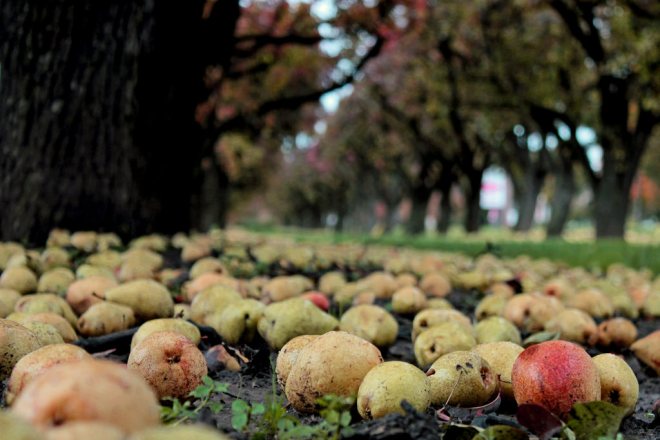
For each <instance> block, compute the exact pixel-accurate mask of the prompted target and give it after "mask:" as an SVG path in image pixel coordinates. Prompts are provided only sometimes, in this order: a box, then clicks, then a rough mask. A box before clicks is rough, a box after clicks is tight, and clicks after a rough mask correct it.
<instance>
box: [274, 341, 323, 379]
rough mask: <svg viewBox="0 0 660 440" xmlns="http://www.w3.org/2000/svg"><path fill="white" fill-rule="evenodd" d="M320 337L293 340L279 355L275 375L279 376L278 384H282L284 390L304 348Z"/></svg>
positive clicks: (285, 345)
mask: <svg viewBox="0 0 660 440" xmlns="http://www.w3.org/2000/svg"><path fill="white" fill-rule="evenodd" d="M318 337H319V335H300V336H296V337H295V338H293V339H291V340H290V341H289V342H287V343H286V344H284V347H282V349H281V350H280V352H279V353H278V354H277V361H276V363H275V373H276V374H277V383H279V384H280V386H281V387H282V389H284V387H285V386H286V380H287V378H288V377H289V373H290V372H291V367H293V364H295V363H296V359H298V354H300V350H302V349H303V347H305V346H307V344H309V343H310V342H312V341H313V340H314V339H316V338H318Z"/></svg>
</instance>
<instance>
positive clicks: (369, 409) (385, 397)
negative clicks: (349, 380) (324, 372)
mask: <svg viewBox="0 0 660 440" xmlns="http://www.w3.org/2000/svg"><path fill="white" fill-rule="evenodd" d="M430 399H431V395H430V387H429V383H428V381H427V380H426V374H424V372H423V371H422V370H420V369H419V368H417V367H415V366H414V365H412V364H409V363H407V362H400V361H390V362H383V363H382V364H379V365H376V366H375V367H374V368H372V369H371V370H369V372H368V373H367V375H366V376H364V379H363V380H362V383H361V384H360V388H359V389H358V393H357V409H358V412H359V413H360V415H361V416H362V418H363V419H378V418H380V417H384V416H386V415H388V414H392V413H399V414H405V411H404V410H403V408H402V407H401V402H402V401H404V400H406V401H407V402H408V403H410V404H411V405H412V407H413V408H415V410H417V411H419V412H425V411H426V408H428V406H429V403H430Z"/></svg>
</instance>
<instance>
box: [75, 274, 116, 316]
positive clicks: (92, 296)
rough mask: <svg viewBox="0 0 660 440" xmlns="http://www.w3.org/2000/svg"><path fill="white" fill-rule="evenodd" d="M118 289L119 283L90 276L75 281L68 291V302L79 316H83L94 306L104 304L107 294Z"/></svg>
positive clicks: (101, 277) (106, 278) (105, 278)
mask: <svg viewBox="0 0 660 440" xmlns="http://www.w3.org/2000/svg"><path fill="white" fill-rule="evenodd" d="M113 287H117V282H116V281H115V280H114V279H112V278H108V277H103V276H98V275H95V276H90V277H87V278H83V279H81V280H78V281H74V282H73V283H71V284H70V285H69V287H68V288H67V290H66V301H67V302H68V303H69V305H70V306H71V308H72V309H73V310H75V312H76V313H77V314H78V315H82V314H83V313H85V312H86V311H87V309H89V308H90V307H91V306H92V305H93V304H96V303H99V302H102V301H103V299H104V298H105V292H107V291H108V290H110V289H112V288H113Z"/></svg>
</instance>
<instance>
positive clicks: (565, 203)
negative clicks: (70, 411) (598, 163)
mask: <svg viewBox="0 0 660 440" xmlns="http://www.w3.org/2000/svg"><path fill="white" fill-rule="evenodd" d="M554 176H555V193H554V195H553V197H552V200H551V201H550V209H551V214H550V221H549V222H548V227H547V229H546V233H547V235H548V237H559V236H561V234H562V233H563V232H564V227H565V226H566V222H567V221H568V215H569V214H570V211H571V202H572V201H573V196H574V194H575V189H576V185H575V176H574V173H573V167H572V165H571V166H570V167H564V166H562V167H561V168H560V169H557V170H556V171H555V172H554Z"/></svg>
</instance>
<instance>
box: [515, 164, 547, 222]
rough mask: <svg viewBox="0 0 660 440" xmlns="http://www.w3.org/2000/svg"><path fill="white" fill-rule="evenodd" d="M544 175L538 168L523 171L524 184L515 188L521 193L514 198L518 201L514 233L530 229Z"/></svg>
mask: <svg viewBox="0 0 660 440" xmlns="http://www.w3.org/2000/svg"><path fill="white" fill-rule="evenodd" d="M545 175H546V173H545V171H543V170H541V169H538V167H530V168H528V169H526V170H525V179H524V184H523V185H518V186H517V188H516V190H518V191H521V193H520V194H519V195H518V197H516V199H517V201H518V221H517V222H516V226H515V227H514V228H513V229H514V230H515V231H519V232H527V231H529V230H530V229H531V228H532V225H533V223H534V213H535V212H536V201H537V200H538V198H539V194H540V193H541V188H542V187H543V181H544V180H545Z"/></svg>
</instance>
